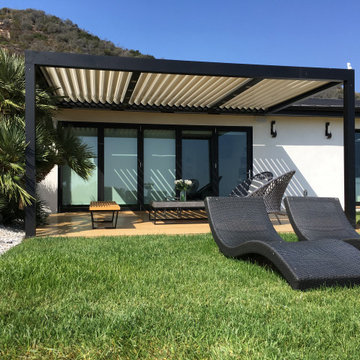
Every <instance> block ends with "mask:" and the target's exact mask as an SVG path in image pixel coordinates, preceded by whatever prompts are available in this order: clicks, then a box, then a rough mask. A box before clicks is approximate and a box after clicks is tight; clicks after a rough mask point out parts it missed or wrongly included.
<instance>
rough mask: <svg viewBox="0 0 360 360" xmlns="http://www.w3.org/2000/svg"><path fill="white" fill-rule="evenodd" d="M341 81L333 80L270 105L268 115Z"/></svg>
mask: <svg viewBox="0 0 360 360" xmlns="http://www.w3.org/2000/svg"><path fill="white" fill-rule="evenodd" d="M339 83H340V82H339V81H331V82H329V83H327V84H325V85H321V86H319V87H317V88H315V89H312V90H310V91H307V92H305V93H302V94H300V95H297V96H294V97H292V98H290V99H288V100H285V101H282V102H281V103H279V104H276V105H273V106H271V107H269V108H268V109H267V111H266V115H271V114H274V113H276V112H278V111H280V110H283V109H285V108H287V107H288V106H290V105H292V104H293V103H295V102H297V101H300V100H303V99H306V98H308V97H310V96H312V95H314V94H317V93H318V92H320V91H324V90H326V89H329V88H331V87H333V86H336V85H339Z"/></svg>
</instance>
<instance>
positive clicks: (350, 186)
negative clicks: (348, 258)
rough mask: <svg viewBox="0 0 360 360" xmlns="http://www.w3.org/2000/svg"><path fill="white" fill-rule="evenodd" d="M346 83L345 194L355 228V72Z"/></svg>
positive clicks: (348, 210) (349, 215)
mask: <svg viewBox="0 0 360 360" xmlns="http://www.w3.org/2000/svg"><path fill="white" fill-rule="evenodd" d="M348 71H349V73H350V74H351V75H350V76H349V78H348V79H347V80H345V81H344V88H343V92H344V194H345V213H346V216H347V217H348V219H349V221H350V222H351V224H352V225H353V226H355V223H356V219H355V218H356V216H355V215H356V214H355V206H356V204H355V89H354V83H355V79H354V71H353V70H348Z"/></svg>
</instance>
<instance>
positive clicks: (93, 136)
mask: <svg viewBox="0 0 360 360" xmlns="http://www.w3.org/2000/svg"><path fill="white" fill-rule="evenodd" d="M71 131H72V132H73V133H74V134H75V135H77V136H78V137H79V138H80V139H81V140H82V142H83V143H85V144H87V145H88V146H89V147H90V149H91V151H92V152H93V153H94V154H95V158H94V159H92V161H93V162H94V164H95V165H96V168H95V170H93V172H92V175H91V177H90V178H89V179H88V180H86V181H85V180H83V179H82V178H81V177H80V176H79V175H77V174H76V173H75V172H74V171H73V170H71V169H70V168H69V166H64V167H63V182H62V186H63V205H89V204H90V201H96V200H97V197H98V192H97V184H98V183H97V178H98V170H97V164H98V162H97V154H98V151H97V129H95V128H77V127H74V128H72V129H71Z"/></svg>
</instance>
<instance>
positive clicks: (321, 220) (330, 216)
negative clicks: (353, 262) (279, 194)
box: [284, 196, 360, 250]
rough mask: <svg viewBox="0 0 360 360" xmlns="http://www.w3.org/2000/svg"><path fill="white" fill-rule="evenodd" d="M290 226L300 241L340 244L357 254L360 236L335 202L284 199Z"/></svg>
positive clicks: (302, 198) (316, 198)
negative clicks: (345, 244) (339, 241)
mask: <svg viewBox="0 0 360 360" xmlns="http://www.w3.org/2000/svg"><path fill="white" fill-rule="evenodd" d="M284 202H285V207H286V210H287V212H288V216H289V220H290V222H291V225H292V227H293V229H294V231H295V233H296V235H297V236H298V238H299V240H326V239H336V240H343V241H345V242H347V243H349V244H351V245H353V246H355V247H356V248H357V249H359V250H360V235H359V234H358V233H357V232H356V231H355V230H354V228H353V227H352V226H351V224H350V223H349V221H348V219H347V218H346V216H345V214H344V212H343V209H342V207H341V204H340V202H339V200H338V199H336V198H321V197H293V196H289V197H286V198H285V201H284Z"/></svg>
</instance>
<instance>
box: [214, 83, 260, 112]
mask: <svg viewBox="0 0 360 360" xmlns="http://www.w3.org/2000/svg"><path fill="white" fill-rule="evenodd" d="M262 80H264V79H251V80H249V81H247V82H246V83H245V84H243V85H241V86H240V87H238V88H237V89H236V90H234V91H232V92H231V93H230V94H227V95H226V96H224V97H223V98H222V99H220V100H219V101H218V102H216V103H215V104H213V105H212V106H211V107H210V110H211V109H214V108H216V109H217V108H219V107H220V106H221V105H224V104H225V103H227V102H228V101H229V100H231V99H233V98H234V97H236V96H238V95H240V94H241V93H243V92H244V91H246V90H249V89H250V88H251V87H253V86H254V85H256V84H258V83H259V82H260V81H262Z"/></svg>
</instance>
